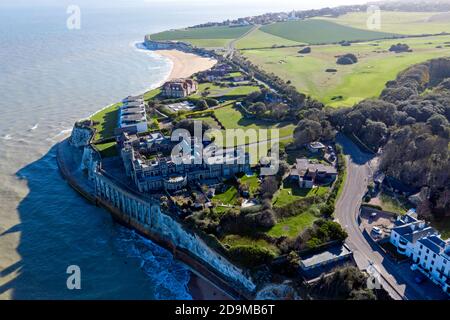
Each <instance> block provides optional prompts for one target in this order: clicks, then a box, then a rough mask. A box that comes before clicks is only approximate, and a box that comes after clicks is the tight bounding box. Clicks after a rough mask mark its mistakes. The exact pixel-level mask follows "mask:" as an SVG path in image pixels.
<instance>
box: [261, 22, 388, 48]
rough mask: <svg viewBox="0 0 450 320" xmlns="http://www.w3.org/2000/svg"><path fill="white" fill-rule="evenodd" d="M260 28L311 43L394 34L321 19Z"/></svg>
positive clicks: (279, 35)
mask: <svg viewBox="0 0 450 320" xmlns="http://www.w3.org/2000/svg"><path fill="white" fill-rule="evenodd" d="M260 30H261V31H264V32H266V33H269V34H271V35H274V36H277V37H281V38H285V39H288V40H291V41H296V42H303V43H310V44H324V43H336V42H340V41H344V40H347V41H356V40H360V41H366V40H374V39H381V38H391V37H393V36H394V34H392V33H385V32H378V31H370V30H364V29H357V28H353V27H348V26H344V25H341V24H337V23H334V22H330V21H326V20H319V19H312V20H299V21H288V22H278V23H274V24H269V25H265V26H263V27H261V29H260Z"/></svg>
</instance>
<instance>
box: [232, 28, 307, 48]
mask: <svg viewBox="0 0 450 320" xmlns="http://www.w3.org/2000/svg"><path fill="white" fill-rule="evenodd" d="M300 44H303V43H301V42H298V41H292V40H288V39H285V38H282V37H277V36H275V35H272V34H270V33H267V32H264V31H261V30H259V29H258V30H255V31H253V32H251V33H249V34H248V35H246V36H245V37H243V38H242V39H240V40H238V41H237V42H236V48H237V49H248V48H253V49H254V48H270V47H272V46H274V45H275V46H296V45H300Z"/></svg>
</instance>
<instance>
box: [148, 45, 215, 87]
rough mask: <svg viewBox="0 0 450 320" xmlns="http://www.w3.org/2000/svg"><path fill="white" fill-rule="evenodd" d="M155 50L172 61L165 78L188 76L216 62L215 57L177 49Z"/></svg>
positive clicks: (209, 67)
mask: <svg viewBox="0 0 450 320" xmlns="http://www.w3.org/2000/svg"><path fill="white" fill-rule="evenodd" d="M155 52H156V53H158V54H159V55H161V56H163V57H165V58H168V59H169V60H171V61H172V63H173V67H172V71H171V73H170V75H169V77H168V79H167V80H172V79H178V78H188V77H190V76H192V75H193V74H194V73H197V72H200V71H205V70H208V69H211V68H212V67H213V66H214V65H215V64H216V63H217V61H216V60H215V59H210V58H204V57H200V56H198V55H195V54H193V53H186V52H182V51H178V50H157V51H155Z"/></svg>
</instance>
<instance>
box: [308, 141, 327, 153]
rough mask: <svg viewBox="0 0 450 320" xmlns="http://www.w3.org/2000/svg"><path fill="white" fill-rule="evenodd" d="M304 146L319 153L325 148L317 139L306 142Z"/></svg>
mask: <svg viewBox="0 0 450 320" xmlns="http://www.w3.org/2000/svg"><path fill="white" fill-rule="evenodd" d="M306 147H307V148H308V150H309V151H310V152H312V153H320V152H323V151H324V150H325V145H324V144H323V143H321V142H319V141H314V142H311V143H308V144H307V145H306Z"/></svg>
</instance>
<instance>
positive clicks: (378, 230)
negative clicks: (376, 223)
mask: <svg viewBox="0 0 450 320" xmlns="http://www.w3.org/2000/svg"><path fill="white" fill-rule="evenodd" d="M372 233H373V234H375V235H377V236H381V235H382V234H383V231H381V229H380V228H378V227H373V228H372Z"/></svg>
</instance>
